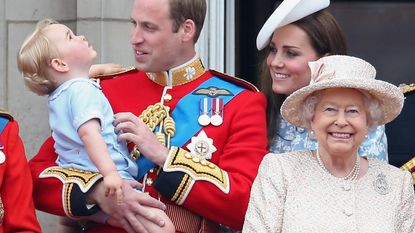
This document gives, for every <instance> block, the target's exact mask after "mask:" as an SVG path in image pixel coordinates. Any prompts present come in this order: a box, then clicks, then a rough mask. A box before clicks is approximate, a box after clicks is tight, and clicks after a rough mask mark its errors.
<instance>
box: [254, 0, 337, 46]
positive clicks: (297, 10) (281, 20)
mask: <svg viewBox="0 0 415 233" xmlns="http://www.w3.org/2000/svg"><path fill="white" fill-rule="evenodd" d="M329 5H330V0H284V1H282V2H281V4H280V5H279V6H278V7H277V9H275V11H274V12H273V13H272V14H271V16H270V17H269V18H268V20H267V21H266V22H265V24H264V26H262V28H261V30H260V31H259V33H258V36H257V40H256V44H257V48H258V50H262V49H263V48H265V47H266V46H267V44H268V43H269V40H270V38H271V36H272V34H273V33H274V31H275V29H277V28H279V27H283V26H285V25H287V24H290V23H292V22H295V21H297V20H299V19H302V18H304V17H306V16H308V15H311V14H313V13H314V12H317V11H319V10H321V9H324V8H327V7H328V6H329Z"/></svg>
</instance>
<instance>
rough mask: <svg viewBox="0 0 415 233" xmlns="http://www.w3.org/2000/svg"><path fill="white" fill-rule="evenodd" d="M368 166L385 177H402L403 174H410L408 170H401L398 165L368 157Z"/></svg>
mask: <svg viewBox="0 0 415 233" xmlns="http://www.w3.org/2000/svg"><path fill="white" fill-rule="evenodd" d="M369 166H370V168H371V169H372V170H373V171H376V172H375V174H377V176H379V174H383V175H384V176H386V177H395V178H397V179H402V178H403V177H404V176H407V175H410V174H409V172H408V171H403V170H401V169H400V168H398V167H395V166H393V165H390V164H388V163H387V162H385V161H381V160H377V159H369Z"/></svg>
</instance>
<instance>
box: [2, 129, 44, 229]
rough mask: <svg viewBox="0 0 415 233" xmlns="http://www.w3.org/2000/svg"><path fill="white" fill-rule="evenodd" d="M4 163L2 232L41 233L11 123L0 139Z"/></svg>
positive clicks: (21, 150)
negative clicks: (4, 157)
mask: <svg viewBox="0 0 415 233" xmlns="http://www.w3.org/2000/svg"><path fill="white" fill-rule="evenodd" d="M1 142H2V143H3V146H4V149H3V152H4V154H5V155H6V161H5V162H4V163H3V164H2V165H1V168H0V169H1V170H2V171H1V172H2V174H3V179H2V184H1V198H2V200H3V205H4V219H3V224H2V225H3V227H4V228H3V229H4V232H41V231H40V226H39V223H38V221H37V219H36V214H35V208H34V205H33V199H32V179H31V175H30V170H29V167H28V165H27V161H26V156H25V151H24V147H23V143H22V140H21V139H20V137H19V127H18V125H17V122H15V121H10V122H9V123H8V125H7V126H6V128H5V129H4V131H3V133H2V135H1Z"/></svg>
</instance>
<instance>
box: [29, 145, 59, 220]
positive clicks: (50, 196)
mask: <svg viewBox="0 0 415 233" xmlns="http://www.w3.org/2000/svg"><path fill="white" fill-rule="evenodd" d="M53 144H54V141H53V139H52V137H50V138H48V139H47V140H46V141H45V142H44V143H43V145H42V146H41V148H40V149H39V152H38V153H37V155H35V156H34V157H33V158H32V159H31V160H30V161H29V167H30V171H31V173H32V179H33V199H34V201H35V206H36V209H38V210H41V211H44V212H47V213H50V214H55V215H61V216H64V215H65V211H64V209H63V204H62V188H63V183H62V182H61V181H60V180H58V179H56V178H39V175H40V173H41V172H42V171H43V170H45V169H46V168H48V167H52V166H57V165H56V163H55V161H56V158H57V154H56V153H55V149H54V147H53Z"/></svg>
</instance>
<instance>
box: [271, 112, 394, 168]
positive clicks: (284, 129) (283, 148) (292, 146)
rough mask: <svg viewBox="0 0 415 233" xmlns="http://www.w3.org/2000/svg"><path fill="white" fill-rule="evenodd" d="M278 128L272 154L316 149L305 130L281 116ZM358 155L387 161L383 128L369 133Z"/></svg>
mask: <svg viewBox="0 0 415 233" xmlns="http://www.w3.org/2000/svg"><path fill="white" fill-rule="evenodd" d="M277 121H278V125H279V128H278V130H277V132H276V137H275V139H274V141H273V142H272V145H271V146H270V152H272V153H285V152H292V151H300V150H315V149H317V141H316V139H315V138H314V137H312V136H311V135H310V134H309V132H308V130H307V129H303V128H298V127H296V126H294V125H292V124H290V123H289V122H287V121H286V120H284V119H283V118H282V117H281V116H280V117H278V119H277ZM359 154H360V155H361V156H365V157H368V158H374V159H378V160H382V161H388V143H387V139H386V134H385V126H383V125H382V126H378V127H376V128H374V129H372V130H371V131H369V134H368V137H367V138H366V140H365V141H364V142H363V143H362V145H361V146H360V148H359Z"/></svg>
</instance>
